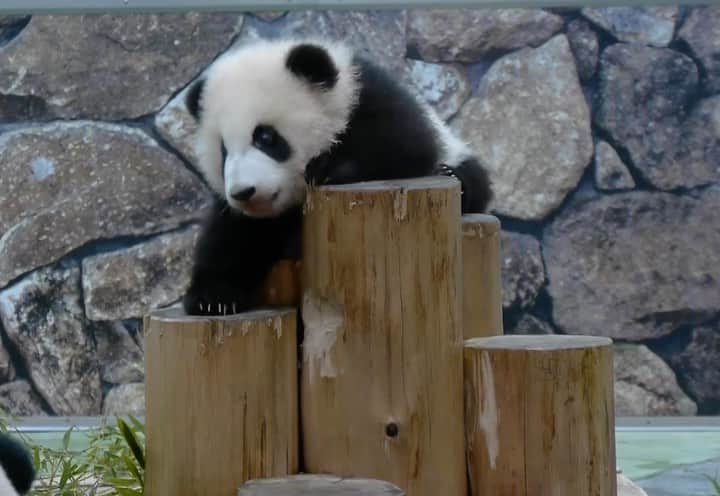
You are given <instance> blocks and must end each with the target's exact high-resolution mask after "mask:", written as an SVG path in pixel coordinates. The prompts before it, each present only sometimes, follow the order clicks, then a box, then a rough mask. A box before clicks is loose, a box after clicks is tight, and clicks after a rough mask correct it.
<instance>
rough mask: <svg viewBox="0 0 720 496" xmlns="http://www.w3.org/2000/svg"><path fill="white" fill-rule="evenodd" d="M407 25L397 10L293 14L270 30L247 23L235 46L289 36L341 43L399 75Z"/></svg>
mask: <svg viewBox="0 0 720 496" xmlns="http://www.w3.org/2000/svg"><path fill="white" fill-rule="evenodd" d="M406 24H407V15H406V13H405V11H397V10H377V11H340V10H335V11H333V10H330V11H321V10H311V11H293V12H289V13H288V14H287V15H286V16H284V17H283V18H282V19H279V20H278V21H277V22H274V23H272V25H270V26H268V25H267V24H266V23H263V22H260V21H254V22H247V24H246V28H245V29H243V33H242V36H241V39H240V40H239V42H238V43H245V42H247V41H251V40H254V39H257V38H271V39H272V38H278V37H288V36H294V37H301V36H302V37H305V36H311V37H315V36H319V37H323V38H329V39H335V40H342V41H344V42H345V43H348V44H349V45H350V46H352V47H354V48H355V49H356V50H358V51H359V53H361V54H363V55H365V56H367V57H368V58H370V59H371V60H373V61H374V62H376V63H378V64H380V65H381V66H384V67H386V68H389V69H393V70H397V71H398V72H399V73H400V71H402V70H404V57H405V51H406V42H405V40H406V38H405V26H406Z"/></svg>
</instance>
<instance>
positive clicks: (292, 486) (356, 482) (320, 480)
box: [238, 474, 405, 496]
mask: <svg viewBox="0 0 720 496" xmlns="http://www.w3.org/2000/svg"><path fill="white" fill-rule="evenodd" d="M404 495H405V493H404V492H402V490H400V489H399V488H398V487H396V486H393V485H392V484H390V483H389V482H384V481H379V480H374V479H342V478H340V477H336V476H332V475H309V474H308V475H295V476H292V477H286V478H275V479H259V480H253V481H249V482H246V483H245V484H244V485H243V486H242V487H241V488H240V491H239V492H238V496H404Z"/></svg>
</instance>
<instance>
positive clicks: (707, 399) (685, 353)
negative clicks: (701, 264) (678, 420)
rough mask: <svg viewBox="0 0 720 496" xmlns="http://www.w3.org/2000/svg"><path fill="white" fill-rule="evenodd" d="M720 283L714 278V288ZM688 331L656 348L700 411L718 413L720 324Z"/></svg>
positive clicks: (719, 408) (719, 411) (719, 398)
mask: <svg viewBox="0 0 720 496" xmlns="http://www.w3.org/2000/svg"><path fill="white" fill-rule="evenodd" d="M715 273H716V274H717V272H715ZM717 286H718V283H717V280H715V289H717ZM716 292H717V291H716ZM717 301H718V300H717V299H716V300H715V302H716V304H717ZM716 310H717V305H716ZM686 332H687V334H683V335H678V336H673V339H671V340H670V341H669V342H667V343H664V345H659V346H658V347H657V348H656V350H655V351H656V352H658V353H659V354H660V356H662V357H663V358H664V359H665V360H666V361H667V362H668V363H669V364H670V365H671V366H672V367H673V369H675V371H676V372H677V374H678V377H680V378H681V380H682V382H683V384H684V386H685V389H686V390H687V392H688V393H689V394H690V396H692V398H693V399H695V401H696V402H697V404H698V408H699V413H700V414H701V415H717V414H718V413H720V368H718V363H720V323H718V322H715V323H714V324H711V325H704V326H700V327H697V328H695V329H692V330H691V331H686Z"/></svg>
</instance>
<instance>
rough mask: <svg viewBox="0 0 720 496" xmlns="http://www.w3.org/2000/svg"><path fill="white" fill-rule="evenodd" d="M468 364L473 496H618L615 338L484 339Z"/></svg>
mask: <svg viewBox="0 0 720 496" xmlns="http://www.w3.org/2000/svg"><path fill="white" fill-rule="evenodd" d="M464 364H465V394H466V397H465V403H466V416H465V422H466V438H467V449H468V464H469V472H470V487H471V494H472V495H473V496H486V495H496V494H497V495H512V496H576V495H579V494H582V495H586V496H615V494H616V476H615V430H614V427H615V422H614V420H615V419H614V404H613V363H612V342H611V340H609V339H607V338H599V337H598V338H596V337H586V336H500V337H490V338H477V339H471V340H469V341H467V342H466V344H465V351H464Z"/></svg>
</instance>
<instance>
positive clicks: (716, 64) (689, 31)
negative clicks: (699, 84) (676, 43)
mask: <svg viewBox="0 0 720 496" xmlns="http://www.w3.org/2000/svg"><path fill="white" fill-rule="evenodd" d="M678 37H679V38H680V39H681V40H684V41H685V42H686V43H687V44H688V46H689V47H690V50H691V51H692V53H693V56H694V57H695V58H696V59H697V60H698V61H699V62H700V65H701V66H702V68H703V69H704V74H703V86H704V89H705V91H706V92H707V93H717V92H718V91H720V7H717V6H715V7H701V8H696V9H693V10H692V12H691V13H690V15H689V16H688V18H687V19H686V20H685V22H684V23H683V26H682V29H680V31H679V33H678Z"/></svg>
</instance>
